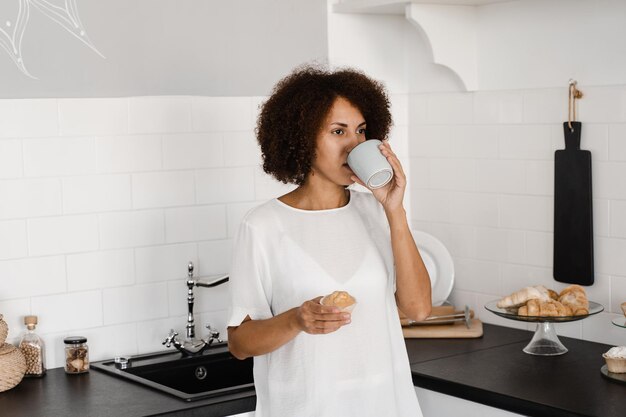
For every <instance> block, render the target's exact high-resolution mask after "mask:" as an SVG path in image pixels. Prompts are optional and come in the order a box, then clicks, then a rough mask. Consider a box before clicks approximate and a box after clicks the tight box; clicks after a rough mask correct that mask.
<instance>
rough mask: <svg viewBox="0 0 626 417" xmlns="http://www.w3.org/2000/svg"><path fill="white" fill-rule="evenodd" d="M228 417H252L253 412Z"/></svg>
mask: <svg viewBox="0 0 626 417" xmlns="http://www.w3.org/2000/svg"><path fill="white" fill-rule="evenodd" d="M228 417H254V411H249V412H247V413H241V414H235V415H232V416H228Z"/></svg>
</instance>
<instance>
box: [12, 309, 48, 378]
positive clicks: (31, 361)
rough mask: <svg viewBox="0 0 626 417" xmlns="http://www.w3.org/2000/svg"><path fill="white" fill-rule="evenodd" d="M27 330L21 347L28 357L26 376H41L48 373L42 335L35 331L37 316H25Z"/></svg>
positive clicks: (21, 341) (20, 344) (25, 356)
mask: <svg viewBox="0 0 626 417" xmlns="http://www.w3.org/2000/svg"><path fill="white" fill-rule="evenodd" d="M24 324H25V325H26V328H27V329H28V330H26V332H25V333H24V334H23V335H22V338H21V340H20V343H19V345H18V346H19V348H20V350H21V351H22V354H24V358H26V373H25V374H24V376H25V377H41V376H44V375H45V374H46V365H45V357H46V354H45V348H44V343H43V340H42V339H41V337H39V336H38V335H37V334H36V333H35V327H36V326H37V316H26V317H24Z"/></svg>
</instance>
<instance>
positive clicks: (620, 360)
mask: <svg viewBox="0 0 626 417" xmlns="http://www.w3.org/2000/svg"><path fill="white" fill-rule="evenodd" d="M602 357H603V358H604V360H605V361H606V367H607V368H608V370H609V372H613V373H615V374H623V373H626V346H616V347H612V348H611V349H609V351H608V352H606V353H604V354H603V355H602Z"/></svg>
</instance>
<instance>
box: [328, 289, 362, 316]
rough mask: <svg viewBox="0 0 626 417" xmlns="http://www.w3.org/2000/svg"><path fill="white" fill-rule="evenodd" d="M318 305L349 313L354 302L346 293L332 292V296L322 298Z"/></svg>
mask: <svg viewBox="0 0 626 417" xmlns="http://www.w3.org/2000/svg"><path fill="white" fill-rule="evenodd" d="M320 304H322V305H325V306H335V307H339V308H340V309H341V311H347V312H351V311H352V310H353V309H354V306H355V305H356V300H355V299H354V297H353V296H351V295H350V294H348V293H347V292H346V291H334V292H333V293H332V294H328V295H327V296H325V297H322V299H321V300H320Z"/></svg>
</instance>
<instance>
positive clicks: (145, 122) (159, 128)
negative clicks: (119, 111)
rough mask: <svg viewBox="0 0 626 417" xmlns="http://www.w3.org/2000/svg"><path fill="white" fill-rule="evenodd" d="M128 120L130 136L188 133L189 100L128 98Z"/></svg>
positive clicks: (189, 123) (189, 126) (185, 98)
mask: <svg viewBox="0 0 626 417" xmlns="http://www.w3.org/2000/svg"><path fill="white" fill-rule="evenodd" d="M128 120H129V122H128V132H129V133H132V134H135V133H165V132H167V133H178V132H190V131H191V98H189V97H133V98H130V99H129V104H128Z"/></svg>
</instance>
